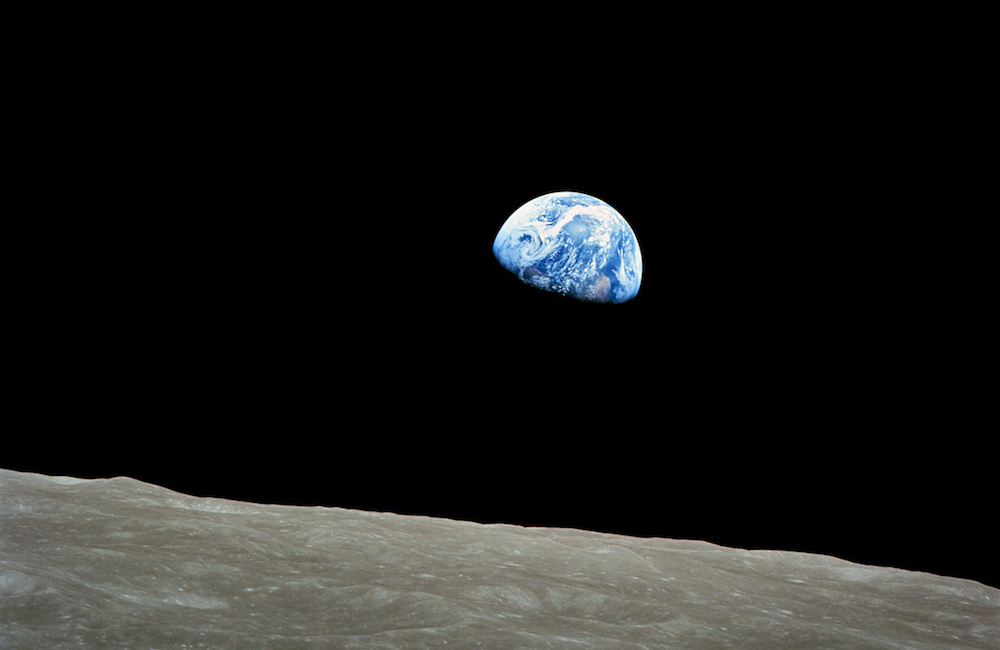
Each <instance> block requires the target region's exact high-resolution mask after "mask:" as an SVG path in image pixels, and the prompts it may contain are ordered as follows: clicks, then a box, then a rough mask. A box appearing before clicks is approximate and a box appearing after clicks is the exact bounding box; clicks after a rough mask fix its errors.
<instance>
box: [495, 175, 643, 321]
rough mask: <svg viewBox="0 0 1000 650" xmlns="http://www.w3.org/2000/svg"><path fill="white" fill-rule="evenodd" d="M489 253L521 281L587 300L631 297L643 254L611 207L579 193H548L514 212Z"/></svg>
mask: <svg viewBox="0 0 1000 650" xmlns="http://www.w3.org/2000/svg"><path fill="white" fill-rule="evenodd" d="M493 255H494V257H496V258H497V261H499V262H500V264H501V265H502V266H503V267H504V268H505V269H507V270H508V271H510V272H511V273H514V274H515V275H517V277H518V278H520V279H521V280H522V281H524V282H525V283H527V284H529V285H531V286H533V287H537V288H539V289H544V290H546V291H553V292H556V293H559V294H562V295H564V296H569V297H571V298H575V299H576V300H582V301H586V302H605V303H621V302H625V301H627V300H631V299H632V298H635V296H636V294H637V293H639V284H640V283H641V282H642V254H641V253H640V252H639V242H638V240H636V237H635V233H634V232H633V231H632V227H631V226H630V225H629V224H628V222H627V221H625V218H624V217H622V215H621V214H619V213H618V211H617V210H615V209H614V208H613V207H611V206H610V205H608V204H607V203H605V202H604V201H602V200H601V199H598V198H596V197H593V196H590V195H589V194H583V193H581V192H552V193H551V194H544V195H542V196H539V197H538V198H535V199H532V200H531V201H528V202H527V203H525V204H524V205H522V206H521V207H520V208H518V209H517V210H515V211H514V213H513V214H512V215H510V217H508V218H507V221H506V222H504V224H503V226H501V227H500V232H498V233H497V236H496V239H495V240H494V241H493Z"/></svg>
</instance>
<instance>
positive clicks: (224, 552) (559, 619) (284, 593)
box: [0, 470, 1000, 650]
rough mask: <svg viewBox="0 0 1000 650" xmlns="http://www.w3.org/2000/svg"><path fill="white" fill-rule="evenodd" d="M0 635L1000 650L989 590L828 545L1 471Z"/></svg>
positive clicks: (749, 649) (96, 640)
mask: <svg viewBox="0 0 1000 650" xmlns="http://www.w3.org/2000/svg"><path fill="white" fill-rule="evenodd" d="M0 647H2V648H4V649H11V650H12V649H24V650H27V649H29V648H30V649H38V648H132V649H144V648H145V649H151V648H156V649H159V650H167V649H174V648H177V649H179V648H234V649H235V648H240V649H244V648H277V649H285V648H288V649H292V648H338V649H339V648H345V649H346V648H366V649H368V648H370V649H379V650H390V649H395V648H399V649H404V648H406V649H413V648H495V649H507V648H571V649H578V650H583V649H588V648H620V649H643V648H645V649H647V650H652V649H653V648H692V649H693V648H698V649H716V648H718V649H721V648H734V649H740V650H754V649H760V650H778V649H781V648H789V649H791V648H794V649H796V650H804V649H810V648H817V649H819V648H822V649H824V650H833V649H838V648H843V649H848V648H850V649H851V650H857V649H860V648H865V649H869V648H885V649H887V650H888V649H890V648H891V649H895V650H900V649H907V650H920V649H926V650H932V649H933V650H945V649H948V648H962V649H964V650H970V649H977V648H982V649H983V650H996V649H997V648H1000V590H997V589H993V588H990V587H986V586H984V585H982V584H979V583H978V582H973V581H970V580H961V579H957V578H947V577H941V576H936V575H931V574H927V573H917V572H910V571H903V570H898V569H891V568H879V567H871V566H861V565H857V564H852V563H850V562H846V561H843V560H838V559H835V558H832V557H826V556H820V555H811V554H807V553H792V552H778V551H747V550H739V549H731V548H725V547H721V546H715V545H713V544H709V543H705V542H697V541H681V540H669V539H650V538H634V537H625V536H618V535H609V534H601V533H594V532H587V531H581V530H573V529H556V528H522V527H519V526H512V525H484V524H477V523H470V522H460V521H452V520H448V519H439V518H429V517H419V516H402V515H395V514H388V513H375V512H365V511H354V510H344V509H338V508H321V507H296V506H277V505H257V504H252V503H242V502H236V501H227V500H223V499H213V498H196V497H191V496H185V495H183V494H179V493H176V492H172V491H170V490H167V489H164V488H161V487H157V486H154V485H150V484H146V483H142V482H140V481H137V480H133V479H129V478H113V479H101V480H80V479H72V478H65V477H49V476H42V475H38V474H28V473H22V472H15V471H10V470H0Z"/></svg>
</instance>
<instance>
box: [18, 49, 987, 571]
mask: <svg viewBox="0 0 1000 650" xmlns="http://www.w3.org/2000/svg"><path fill="white" fill-rule="evenodd" d="M681 31H683V30H681ZM651 42H653V43H657V42H660V41H655V40H654V41H651ZM755 42H756V41H754V39H748V40H744V41H740V43H741V44H742V46H741V47H743V48H744V49H740V47H737V46H733V48H734V49H733V50H732V51H727V52H723V53H721V54H720V53H718V51H717V50H712V49H711V48H708V47H707V46H706V47H705V50H698V49H697V48H695V49H694V50H692V49H690V48H687V49H684V48H679V47H678V46H671V45H664V46H662V47H660V46H659V45H652V46H650V47H649V48H647V49H646V50H641V51H640V50H626V53H625V54H624V55H623V57H624V58H623V59H621V60H615V61H611V62H608V61H604V60H603V59H601V57H596V58H591V59H586V58H585V59H580V58H578V54H574V55H573V56H567V58H565V59H561V60H559V61H555V62H552V63H546V64H542V63H541V62H534V63H532V64H531V65H530V66H528V67H526V68H520V69H518V70H515V71H510V70H508V69H507V67H506V66H507V65H508V63H507V62H505V61H506V59H504V58H503V57H498V58H490V57H485V58H483V59H482V60H480V59H476V63H475V64H471V63H470V64H467V65H472V66H473V68H474V70H475V73H476V74H474V75H472V74H469V70H468V69H467V68H463V67H462V66H457V69H455V70H452V69H451V68H450V67H449V66H450V65H453V64H454V61H455V60H456V59H460V58H461V57H460V56H459V55H460V54H461V52H454V51H447V52H444V53H442V54H432V55H429V56H428V57H425V58H420V59H418V60H416V62H414V61H410V60H409V59H408V58H407V57H392V58H391V60H392V62H393V63H392V64H391V65H389V64H386V66H385V67H384V68H383V67H379V66H376V68H375V69H372V68H371V67H369V68H367V69H366V72H357V70H356V69H355V68H354V67H352V66H351V65H349V64H347V63H345V62H344V61H343V60H341V59H337V62H335V63H332V64H329V65H327V64H325V63H322V61H326V60H327V59H322V58H319V59H312V63H311V64H310V65H311V67H308V66H306V67H299V66H286V67H285V68H283V69H282V71H281V73H280V74H275V75H274V76H273V77H269V76H268V73H267V72H266V71H264V69H263V68H261V67H256V68H254V74H252V75H249V74H248V75H247V77H246V78H245V79H241V78H240V77H239V75H238V74H236V73H235V72H234V70H238V68H239V66H235V64H233V63H232V62H230V64H229V65H230V67H229V68H226V72H225V74H222V73H220V72H218V71H213V69H207V68H205V67H204V66H201V65H196V66H193V67H192V70H193V71H195V72H193V73H192V74H193V80H192V77H185V78H183V80H182V81H178V82H176V85H174V86H169V87H168V88H167V89H164V87H163V86H162V85H159V84H149V86H148V87H146V86H143V85H142V84H140V83H139V82H138V81H136V79H142V78H146V77H148V76H149V75H151V74H153V71H151V70H148V69H144V70H143V73H144V74H143V75H133V76H129V77H128V79H129V80H130V81H129V82H128V83H125V82H123V81H122V79H120V78H115V77H112V78H111V79H110V80H108V81H106V82H105V83H103V84H102V82H101V80H100V78H99V77H97V76H92V77H89V78H88V79H89V81H87V82H86V83H83V84H82V85H81V87H80V88H78V89H77V90H76V91H73V92H74V93H75V94H72V93H71V94H72V98H75V100H76V101H75V102H74V103H73V104H72V105H73V106H76V107H78V108H76V109H74V110H75V111H76V112H71V116H72V117H73V118H74V119H71V120H70V121H69V124H68V125H67V123H66V122H65V120H56V119H54V118H53V119H52V120H50V121H49V122H46V129H45V130H44V133H46V134H48V136H47V138H46V141H45V147H48V148H45V147H43V149H44V150H45V151H60V152H63V154H62V155H61V156H59V157H56V158H53V159H54V160H56V161H57V162H58V164H56V165H55V167H58V169H55V168H51V167H48V166H45V167H43V169H44V170H47V171H46V173H49V174H51V176H50V177H47V178H46V179H45V180H44V182H43V183H42V184H41V187H40V190H39V192H40V194H39V206H38V207H36V208H34V209H35V213H34V214H32V215H31V216H30V219H31V224H30V225H31V233H30V234H29V235H26V237H25V239H24V247H23V248H24V260H25V261H24V263H23V264H22V265H20V267H19V271H18V273H19V276H18V277H17V278H14V284H15V285H16V286H17V287H18V288H19V294H18V295H17V296H15V297H13V298H12V299H11V302H10V304H11V305H14V306H15V308H14V309H11V310H9V311H8V316H7V318H8V319H11V320H13V321H15V324H17V325H20V326H21V327H20V329H19V331H21V332H23V334H21V335H19V337H20V338H18V339H17V340H14V341H12V344H13V345H14V346H15V347H16V348H17V351H18V353H19V355H23V358H24V360H25V361H26V363H24V364H23V365H19V366H18V368H19V370H18V372H19V373H20V375H19V381H18V388H17V389H16V391H15V393H14V394H13V395H11V397H12V402H13V403H15V404H17V405H19V408H21V409H23V410H24V413H25V414H26V416H27V417H25V418H23V419H19V422H18V423H17V424H16V426H14V427H13V428H8V429H7V431H8V433H7V435H6V436H5V439H6V444H5V445H4V451H3V452H2V456H0V466H3V467H9V468H16V469H25V470H32V471H39V472H44V473H50V474H55V473H62V474H70V475H74V476H83V477H105V476H115V475H127V476H132V477H135V478H139V479H142V480H144V481H149V482H152V483H155V484H158V485H163V486H166V487H169V488H172V489H175V490H179V491H182V492H186V493H191V494H197V495H213V496H222V497H227V498H234V499H245V500H251V501H259V502H268V503H290V504H322V505H329V506H342V507H348V508H364V509H373V510H390V511H395V512H405V513H420V514H429V515H437V516H447V517H454V518H460V519H471V520H476V521H482V522H494V521H504V522H515V523H521V524H528V525H549V526H574V527H581V528H587V529H593V530H602V531H611V532H620V533H628V534H635V535H650V536H663V537H674V538H695V539H705V540H709V541H713V542H717V543H720V544H726V545H733V546H741V547H749V548H776V549H794V550H803V551H810V552H817V553H827V554H832V555H836V556H839V557H843V558H847V559H850V560H854V561H858V562H863V563H870V564H882V565H890V566H898V567H904V568H911V569H919V570H925V571H930V572H934V573H941V574H947V575H955V576H960V577H969V578H974V579H977V580H980V581H983V582H987V583H989V584H992V585H998V584H1000V582H998V580H997V574H996V565H995V562H994V561H992V560H990V559H989V558H990V554H991V552H992V550H994V548H995V538H994V536H995V532H994V531H993V523H994V521H993V517H991V516H989V515H988V513H989V512H991V511H992V510H993V508H992V506H991V502H992V501H994V499H993V498H992V497H993V496H994V495H995V475H992V474H991V473H990V472H989V471H988V470H987V467H986V465H987V461H986V457H987V455H988V454H991V453H992V452H991V451H990V450H989V448H988V445H989V443H990V440H989V439H988V438H987V437H986V436H984V435H983V434H984V433H986V432H985V431H984V430H982V428H981V426H980V425H978V421H979V420H978V417H977V413H978V411H979V409H981V406H982V403H983V401H984V400H985V398H986V395H985V388H984V384H982V383H981V382H979V381H977V380H975V379H974V374H973V373H972V372H970V370H969V364H973V365H974V364H975V354H976V352H975V349H974V348H973V349H970V347H969V346H970V339H971V336H972V333H973V330H974V329H975V327H976V323H975V322H974V320H969V319H970V318H971V317H970V316H968V315H967V312H966V311H965V308H966V303H965V302H964V300H965V296H962V295H961V294H960V292H958V291H956V290H955V283H954V282H952V280H953V279H954V277H955V274H956V271H955V262H956V260H957V259H958V258H960V257H961V254H960V252H956V250H955V249H954V248H953V243H952V242H953V241H954V239H953V237H952V236H951V234H949V233H948V232H947V231H946V230H944V229H942V228H941V223H942V222H941V219H940V214H941V213H940V205H941V204H940V200H941V199H940V195H941V192H942V190H941V188H940V187H937V186H935V184H934V183H933V182H930V183H929V182H927V179H926V178H925V177H924V176H922V175H921V174H920V169H919V167H920V162H919V161H920V160H921V158H920V155H921V151H920V149H921V144H920V142H919V140H915V139H914V138H913V137H912V133H913V131H912V129H911V126H912V125H911V124H909V123H908V122H907V119H908V118H907V115H906V112H905V110H903V109H902V108H900V104H899V103H898V102H897V101H896V98H894V97H893V95H892V91H891V89H890V88H889V87H888V86H887V85H886V84H887V83H888V82H884V78H883V77H882V76H880V74H881V73H879V72H878V71H875V72H873V71H871V70H870V69H867V68H862V69H858V68H853V70H854V71H855V72H856V73H857V74H853V73H852V74H847V75H845V74H840V73H838V71H837V70H838V66H851V65H852V64H851V62H850V61H846V60H844V59H839V60H838V62H836V64H834V63H832V62H830V61H826V60H823V58H822V57H813V56H806V55H802V56H798V55H796V56H786V55H787V54H788V52H787V51H786V52H785V53H784V55H782V53H781V52H777V53H767V54H761V53H760V52H758V50H755V49H754V47H756V46H755V45H754V43H755ZM688 44H689V45H690V44H691V42H690V41H689V42H688ZM758 45H759V43H758ZM747 48H749V49H747ZM485 49H487V50H489V49H490V48H489V46H485ZM779 49H780V48H779ZM463 51H464V50H463ZM692 52H694V53H692ZM711 52H716V53H715V54H712V53H711ZM795 52H796V53H798V54H801V52H800V51H799V50H795ZM748 53H749V54H748ZM755 53H756V54H755ZM303 60H304V59H301V60H297V62H298V63H302V62H303ZM638 60H643V61H646V62H647V64H646V67H645V68H643V69H642V70H641V74H642V80H643V81H642V83H637V81H636V78H635V77H634V76H630V75H628V74H623V71H627V70H632V69H633V68H632V67H630V65H631V63H634V62H635V61H638ZM317 61H319V62H320V63H317ZM649 61H654V62H656V63H655V64H650V63H649ZM233 66H235V67H233ZM319 73H322V74H319ZM473 79H475V81H473ZM108 96H111V97H121V96H127V97H128V98H129V102H128V103H126V104H122V103H121V102H112V103H113V104H114V106H115V107H116V109H115V110H114V111H112V110H110V109H109V108H108V106H107V105H106V103H105V101H104V100H105V99H106V97H108ZM81 97H85V98H89V99H88V101H87V102H83V101H80V98H81ZM44 119H45V118H44V117H43V120H44ZM563 189H575V190H580V191H583V192H587V193H590V194H593V195H595V196H598V197H600V198H602V199H604V200H606V201H607V202H609V203H610V204H611V205H613V206H614V207H616V208H617V209H618V210H619V211H620V212H621V213H622V214H623V215H624V216H625V218H626V219H628V220H629V222H630V223H631V224H632V226H633V228H634V230H635V232H636V234H637V236H638V239H639V242H640V246H641V249H642V253H643V259H644V265H645V274H644V282H643V285H642V289H641V292H640V294H639V296H638V297H637V298H636V299H635V300H633V301H631V302H629V303H626V304H623V305H588V304H579V303H575V302H572V301H568V300H563V299H560V298H558V297H556V296H554V295H551V294H545V293H543V292H539V291H536V290H534V289H531V288H529V287H527V286H525V285H522V284H520V283H519V282H518V281H517V280H516V278H514V277H513V276H511V275H510V274H508V273H507V272H506V271H504V270H503V269H501V268H500V267H499V265H498V264H497V263H496V262H495V261H494V259H493V257H492V253H491V244H492V240H493V237H494V235H495V233H496V231H497V229H498V228H499V227H500V225H501V224H502V223H503V221H504V220H505V219H506V218H507V216H508V215H509V214H510V213H511V212H513V211H514V210H515V209H516V208H517V207H518V206H519V205H521V204H522V203H524V202H525V201H527V200H529V199H531V198H533V197H535V196H537V195H539V194H542V193H546V192H550V191H556V190H563ZM15 430H16V431H18V432H19V433H17V434H15V433H14V431H15ZM14 440H16V444H11V441H14ZM991 476H993V477H994V478H992V479H991V478H990V477H991Z"/></svg>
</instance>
